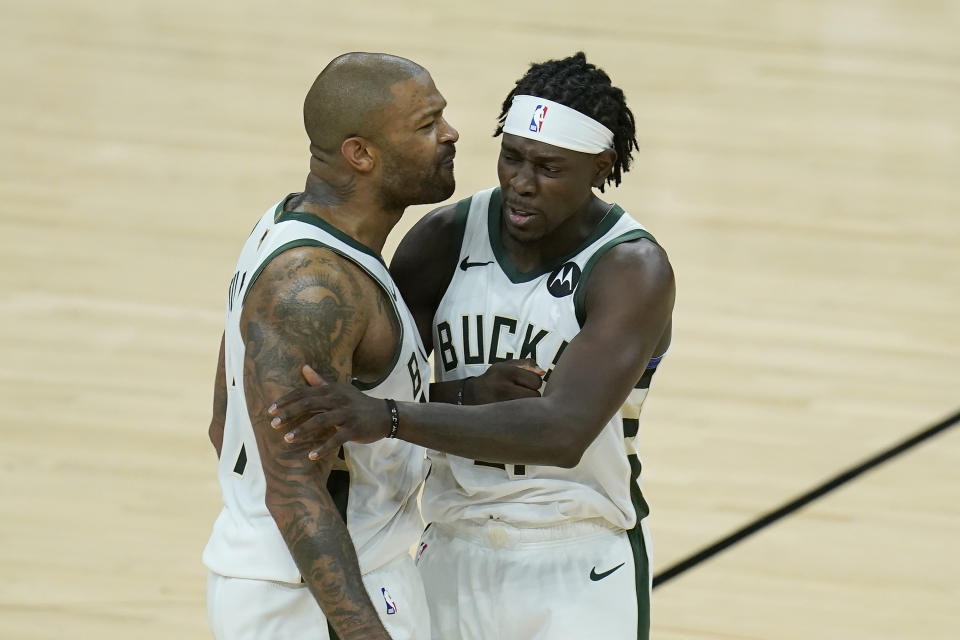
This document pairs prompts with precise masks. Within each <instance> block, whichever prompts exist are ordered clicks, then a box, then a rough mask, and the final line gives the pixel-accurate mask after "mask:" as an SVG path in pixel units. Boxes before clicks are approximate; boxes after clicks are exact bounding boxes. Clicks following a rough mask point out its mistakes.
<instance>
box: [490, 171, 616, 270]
mask: <svg viewBox="0 0 960 640" xmlns="http://www.w3.org/2000/svg"><path fill="white" fill-rule="evenodd" d="M502 205H503V202H502V199H501V198H500V187H497V188H496V189H494V190H493V193H491V194H490V205H489V206H488V207H487V232H488V233H489V235H490V247H491V248H492V249H493V255H494V257H496V259H497V263H498V264H499V265H500V269H501V270H502V271H503V273H504V274H505V275H506V276H507V277H508V278H510V282H512V283H514V284H520V283H521V282H530V281H531V280H535V279H536V278H539V277H540V276H542V275H544V274H547V273H550V272H551V271H553V270H554V269H555V268H557V267H559V266H560V265H562V264H563V263H565V262H568V261H569V260H570V259H571V258H573V257H574V256H576V255H577V254H578V253H580V252H581V251H583V250H584V249H586V248H587V247H589V246H590V245H591V244H593V243H594V242H596V241H597V239H598V238H600V237H602V236H603V235H604V234H605V233H606V232H608V231H610V229H612V228H613V225H615V224H617V222H618V221H619V220H620V217H621V216H622V215H623V209H621V208H620V206H619V205H616V204H614V205H611V207H610V210H609V211H607V213H606V214H605V215H604V216H603V219H601V220H600V223H599V224H598V225H597V226H596V228H595V229H594V230H593V231H592V232H591V233H590V235H589V236H588V237H587V238H586V239H585V240H584V241H583V242H582V243H581V244H580V246H579V247H577V248H576V249H574V250H573V251H571V252H570V253H568V254H567V255H565V256H564V257H562V258H560V259H559V260H557V261H556V263H555V264H549V265H543V266H540V267H538V268H536V269H534V270H533V271H520V270H518V269H517V268H516V267H515V266H514V264H513V261H512V260H510V255H509V254H508V253H507V250H506V249H505V248H504V246H503V242H502V241H501V239H500V218H501V216H502Z"/></svg>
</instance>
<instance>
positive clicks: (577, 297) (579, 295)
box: [573, 229, 657, 329]
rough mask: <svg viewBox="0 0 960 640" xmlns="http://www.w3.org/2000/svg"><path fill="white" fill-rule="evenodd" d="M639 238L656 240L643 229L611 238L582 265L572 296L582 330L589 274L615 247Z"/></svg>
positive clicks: (585, 314) (585, 316)
mask: <svg viewBox="0 0 960 640" xmlns="http://www.w3.org/2000/svg"><path fill="white" fill-rule="evenodd" d="M640 238H646V239H648V240H650V241H651V242H653V243H654V244H656V243H657V240H656V238H654V237H653V236H652V235H650V233H649V232H647V231H644V230H643V229H632V230H630V231H627V232H626V233H624V234H621V235H619V236H617V237H616V238H612V239H611V240H609V241H607V243H606V244H604V245H603V246H602V247H600V248H599V249H597V250H596V252H594V254H593V255H592V256H590V259H589V260H587V263H586V264H585V265H583V273H582V274H581V275H580V283H579V284H578V285H577V290H576V292H575V293H574V294H573V310H574V313H576V314H577V324H579V325H580V328H581V329H582V328H583V323H584V321H585V320H586V319H587V312H586V309H585V308H584V305H585V304H586V300H587V284H588V283H589V280H590V273H591V272H592V271H593V268H594V267H595V266H596V264H597V261H599V260H600V258H602V257H603V255H604V254H605V253H606V252H607V251H609V250H610V249H612V248H613V247H615V246H617V245H618V244H623V243H624V242H630V241H631V240H639V239H640Z"/></svg>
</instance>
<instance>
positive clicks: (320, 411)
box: [267, 365, 390, 460]
mask: <svg viewBox="0 0 960 640" xmlns="http://www.w3.org/2000/svg"><path fill="white" fill-rule="evenodd" d="M302 372H303V377H304V379H306V381H307V382H308V383H309V384H310V386H309V387H301V388H299V389H294V390H293V391H291V392H290V393H288V394H286V395H285V396H283V397H282V398H280V399H279V400H277V401H276V402H275V403H273V405H271V406H270V408H269V409H267V413H268V414H270V415H271V416H272V417H273V419H272V420H271V421H270V426H271V427H273V428H274V429H278V430H279V429H286V433H285V434H284V436H283V439H284V440H286V441H287V442H290V443H294V442H296V443H297V444H299V445H301V446H302V445H303V444H304V443H309V444H310V445H316V446H314V448H313V449H311V450H310V452H309V454H308V457H309V458H310V459H311V460H319V459H320V458H321V457H323V456H324V455H326V454H328V453H330V452H331V451H336V450H338V449H339V448H340V447H341V446H342V445H343V444H344V443H345V442H363V443H369V442H376V441H377V440H380V439H381V438H383V437H385V436H386V435H387V434H388V433H389V432H390V412H389V410H388V409H387V405H386V403H385V402H384V401H383V400H381V399H379V398H371V397H370V396H368V395H365V394H363V393H361V392H360V391H358V390H357V389H356V387H353V386H352V385H349V384H343V383H339V382H327V381H325V380H324V379H323V378H321V377H320V376H319V375H317V372H316V371H314V370H313V369H312V368H310V366H309V365H304V366H303V370H302Z"/></svg>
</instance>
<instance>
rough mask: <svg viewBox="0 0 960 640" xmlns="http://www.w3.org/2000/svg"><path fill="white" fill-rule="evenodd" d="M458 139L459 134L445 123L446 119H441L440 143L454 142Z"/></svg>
mask: <svg viewBox="0 0 960 640" xmlns="http://www.w3.org/2000/svg"><path fill="white" fill-rule="evenodd" d="M459 139H460V132H459V131H457V130H456V129H454V128H453V125H452V124H450V123H449V122H447V119H446V118H443V122H441V129H440V141H441V142H456V141H457V140H459Z"/></svg>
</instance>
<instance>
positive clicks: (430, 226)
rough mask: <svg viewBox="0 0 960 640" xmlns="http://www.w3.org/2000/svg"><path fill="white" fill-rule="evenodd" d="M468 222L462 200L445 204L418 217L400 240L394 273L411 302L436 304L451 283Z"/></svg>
mask: <svg viewBox="0 0 960 640" xmlns="http://www.w3.org/2000/svg"><path fill="white" fill-rule="evenodd" d="M465 223H466V215H465V213H464V210H463V207H461V206H460V203H459V202H456V203H453V204H448V205H444V206H442V207H439V208H438V209H434V210H433V211H431V212H430V213H428V214H427V215H425V216H424V217H423V218H421V219H420V220H418V221H417V223H416V224H415V225H413V228H411V229H410V231H408V232H407V234H406V235H405V236H404V237H403V240H401V241H400V244H399V245H398V246H397V250H396V252H395V253H394V255H393V260H392V261H391V262H390V273H391V275H392V276H393V279H394V280H395V281H396V283H397V286H398V287H399V288H400V292H401V293H402V295H403V297H404V299H406V300H407V302H408V303H413V304H414V305H416V306H422V305H430V304H433V303H435V302H436V301H437V300H438V296H439V295H441V294H442V292H443V291H444V290H445V289H446V287H447V285H449V283H450V280H451V278H452V277H453V271H454V269H455V268H456V262H457V258H458V257H459V255H460V245H461V242H462V240H463V233H464V227H465Z"/></svg>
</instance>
